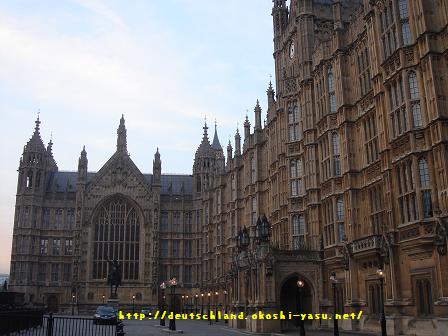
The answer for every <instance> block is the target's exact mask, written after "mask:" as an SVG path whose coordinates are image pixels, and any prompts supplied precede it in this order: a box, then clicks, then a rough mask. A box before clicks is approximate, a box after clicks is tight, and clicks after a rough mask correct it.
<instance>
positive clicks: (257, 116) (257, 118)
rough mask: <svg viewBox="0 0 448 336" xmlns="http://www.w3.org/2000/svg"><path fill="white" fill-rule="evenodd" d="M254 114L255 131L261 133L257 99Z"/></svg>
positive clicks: (259, 109)
mask: <svg viewBox="0 0 448 336" xmlns="http://www.w3.org/2000/svg"><path fill="white" fill-rule="evenodd" d="M254 113H255V130H256V131H258V130H260V131H261V107H260V102H259V101H258V99H257V104H256V105H255V109H254Z"/></svg>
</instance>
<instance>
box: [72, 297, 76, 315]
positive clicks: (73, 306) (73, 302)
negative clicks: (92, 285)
mask: <svg viewBox="0 0 448 336" xmlns="http://www.w3.org/2000/svg"><path fill="white" fill-rule="evenodd" d="M75 299H76V295H75V294H73V295H72V315H75Z"/></svg>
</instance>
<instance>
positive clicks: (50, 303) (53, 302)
mask: <svg viewBox="0 0 448 336" xmlns="http://www.w3.org/2000/svg"><path fill="white" fill-rule="evenodd" d="M47 310H48V311H49V312H51V313H56V312H57V311H58V310H59V302H58V297H57V296H56V295H55V294H51V295H49V296H48V297H47Z"/></svg>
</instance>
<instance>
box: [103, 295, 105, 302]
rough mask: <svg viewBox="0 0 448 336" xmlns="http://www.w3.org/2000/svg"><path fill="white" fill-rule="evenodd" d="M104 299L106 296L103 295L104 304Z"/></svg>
mask: <svg viewBox="0 0 448 336" xmlns="http://www.w3.org/2000/svg"><path fill="white" fill-rule="evenodd" d="M104 298H105V296H104V295H103V304H104Z"/></svg>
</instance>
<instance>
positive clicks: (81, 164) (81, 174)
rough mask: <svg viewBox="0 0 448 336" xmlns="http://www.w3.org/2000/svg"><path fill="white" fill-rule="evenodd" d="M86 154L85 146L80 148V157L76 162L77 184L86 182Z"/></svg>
mask: <svg viewBox="0 0 448 336" xmlns="http://www.w3.org/2000/svg"><path fill="white" fill-rule="evenodd" d="M87 164H88V160H87V152H86V146H82V151H81V155H80V156H79V160H78V182H79V183H86V182H87Z"/></svg>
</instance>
